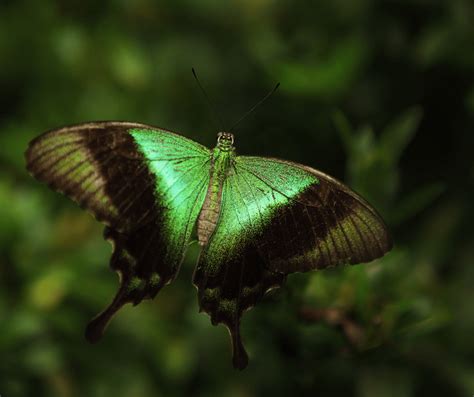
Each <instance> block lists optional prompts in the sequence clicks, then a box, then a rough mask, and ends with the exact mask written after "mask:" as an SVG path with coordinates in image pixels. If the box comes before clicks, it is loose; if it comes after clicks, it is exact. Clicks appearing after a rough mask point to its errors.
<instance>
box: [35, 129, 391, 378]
mask: <svg viewBox="0 0 474 397" xmlns="http://www.w3.org/2000/svg"><path fill="white" fill-rule="evenodd" d="M26 160H27V168H28V170H29V171H30V173H31V174H32V175H33V176H34V177H35V178H37V179H38V180H40V181H42V182H45V183H46V184H48V185H49V186H50V187H51V188H52V189H54V190H56V191H58V192H61V193H63V194H64V195H66V196H68V197H69V198H71V199H72V200H74V201H75V202H76V203H78V204H79V205H80V206H81V207H82V208H84V209H86V210H88V211H90V212H91V213H92V214H93V215H94V217H95V218H96V219H97V220H99V221H100V222H102V223H104V224H105V225H106V228H105V231H104V237H105V238H106V239H107V240H109V241H111V242H112V244H113V253H112V257H111V260H110V266H111V268H112V269H113V270H115V271H117V272H118V273H119V274H120V280H121V281H120V288H119V290H118V293H117V295H116V296H115V298H114V299H113V301H112V303H111V304H110V305H109V306H108V307H107V308H106V309H105V310H104V311H103V312H101V313H100V314H99V315H98V316H96V317H95V318H94V319H93V320H92V321H91V322H90V323H89V325H88V326H87V329H86V337H87V339H88V340H89V341H91V342H96V341H97V340H99V339H100V338H101V336H102V334H103V333H104V330H105V327H106V325H107V323H108V322H109V320H110V319H111V317H112V316H113V315H114V313H115V312H117V310H118V309H119V308H120V307H121V306H123V305H124V304H125V303H128V302H131V303H133V304H134V305H136V304H138V303H140V302H141V301H142V300H143V299H152V298H154V297H155V295H156V294H157V293H158V292H159V291H160V289H161V288H163V287H164V286H165V285H167V284H169V283H170V282H171V281H172V280H173V279H174V278H175V277H176V275H177V273H178V270H179V267H180V265H181V263H182V261H183V258H184V254H185V251H186V247H187V246H188V242H189V240H190V238H191V234H192V232H193V230H194V226H195V224H196V223H197V227H196V230H197V237H198V240H199V244H200V246H201V247H202V250H201V254H200V257H199V260H198V263H197V266H196V269H195V272H194V279H193V282H194V284H195V285H196V287H197V288H198V295H199V305H200V308H201V310H204V311H205V312H207V313H208V314H209V315H210V317H211V321H212V324H214V325H216V324H218V323H223V324H225V325H226V326H227V328H228V329H229V331H230V334H231V338H232V346H233V365H234V367H235V368H239V369H242V368H245V367H246V366H247V364H248V356H247V353H246V352H245V349H244V347H243V345H242V341H241V337H240V329H239V328H240V318H241V316H242V313H243V312H244V311H245V310H247V309H249V308H251V307H252V306H254V305H255V304H256V303H257V302H258V301H259V300H260V299H262V297H263V296H264V295H265V293H266V292H268V291H269V290H270V289H272V288H275V287H279V286H281V285H282V284H283V282H284V281H285V278H286V276H287V275H288V274H289V273H293V272H306V271H310V270H318V269H324V268H327V267H330V266H336V265H343V264H356V263H361V262H368V261H371V260H373V259H375V258H379V257H381V256H383V255H384V254H385V253H386V252H387V251H389V250H390V249H391V247H392V241H391V238H390V236H389V233H388V230H387V227H386V226H385V224H384V222H383V220H382V219H381V217H380V216H379V215H378V214H377V212H376V211H375V210H374V209H373V208H372V207H371V206H370V205H369V204H368V203H367V202H366V201H365V200H364V199H362V198H361V197H360V196H359V195H357V194H356V193H355V192H353V191H352V190H351V189H349V188H348V187H347V186H345V185H343V184H342V183H341V182H338V181H336V180H335V179H333V178H331V177H330V176H328V175H326V174H324V173H322V172H320V171H317V170H314V169H312V168H310V167H306V166H304V165H300V164H297V163H293V162H289V161H285V160H279V159H275V158H264V157H251V156H237V155H236V153H235V149H234V136H233V135H232V134H231V133H227V132H219V133H218V135H217V145H216V147H215V148H214V149H212V150H210V149H208V148H206V147H204V146H202V145H200V144H198V143H196V142H194V141H192V140H190V139H187V138H184V137H182V136H180V135H177V134H175V133H172V132H170V131H166V130H163V129H161V128H156V127H152V126H148V125H144V124H136V123H129V122H114V121H111V122H91V123H84V124H78V125H74V126H71V127H65V128H60V129H56V130H52V131H49V132H46V133H44V134H43V135H41V136H39V137H38V138H36V139H34V140H33V141H32V142H31V143H30V145H29V147H28V150H27V152H26Z"/></svg>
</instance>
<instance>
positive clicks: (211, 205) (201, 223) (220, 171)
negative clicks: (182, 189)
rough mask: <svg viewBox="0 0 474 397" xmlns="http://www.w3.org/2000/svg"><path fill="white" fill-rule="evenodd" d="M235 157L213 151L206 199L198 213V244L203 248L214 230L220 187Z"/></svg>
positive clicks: (219, 207) (218, 210)
mask: <svg viewBox="0 0 474 397" xmlns="http://www.w3.org/2000/svg"><path fill="white" fill-rule="evenodd" d="M234 156H235V154H234V152H233V151H221V150H220V149H219V148H216V149H214V152H213V157H212V161H211V170H210V173H211V176H210V180H209V187H208V189H207V193H206V198H205V199H204V204H203V205H202V208H201V212H200V213H199V218H198V224H197V234H198V240H199V244H200V245H201V246H205V245H206V244H207V243H208V241H209V239H210V238H211V236H212V234H213V233H214V230H215V229H216V226H217V222H218V221H219V215H220V212H221V203H222V186H223V185H224V181H225V178H226V176H227V174H228V171H229V169H230V166H231V164H232V161H233V157H234Z"/></svg>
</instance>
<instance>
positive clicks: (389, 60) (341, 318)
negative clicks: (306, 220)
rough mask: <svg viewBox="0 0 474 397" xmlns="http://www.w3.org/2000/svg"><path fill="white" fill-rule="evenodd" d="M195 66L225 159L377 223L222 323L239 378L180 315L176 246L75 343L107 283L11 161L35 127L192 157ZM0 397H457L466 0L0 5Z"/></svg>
mask: <svg viewBox="0 0 474 397" xmlns="http://www.w3.org/2000/svg"><path fill="white" fill-rule="evenodd" d="M192 67H195V68H196V70H197V71H198V74H199V76H200V80H201V82H202V84H203V85H204V86H205V87H206V90H207V92H208V95H209V96H210V97H211V98H212V102H213V103H214V105H215V108H216V112H217V113H218V114H219V115H220V116H221V117H222V118H223V119H224V122H225V125H226V126H227V127H229V126H230V125H231V124H232V123H233V122H234V121H235V120H236V119H238V118H239V117H240V116H241V115H242V114H243V113H244V112H245V111H246V110H248V109H249V108H250V107H251V106H252V105H253V104H254V103H255V102H257V101H258V100H259V99H261V98H262V97H263V96H264V95H265V94H266V93H267V92H268V91H269V90H270V89H271V88H272V87H273V86H274V85H275V83H276V82H278V81H279V82H280V83H281V87H280V89H279V90H278V91H277V92H276V93H275V94H274V95H273V96H272V98H271V99H269V100H268V101H267V102H266V103H265V104H264V105H263V106H262V107H261V108H260V109H259V110H258V111H256V112H255V113H254V114H252V115H251V116H250V117H248V118H247V119H246V120H245V121H244V122H243V123H241V124H240V125H239V127H238V128H237V130H236V143H237V146H238V150H239V152H240V153H242V154H253V155H271V156H276V157H281V158H285V159H290V160H293V161H297V162H301V163H304V164H307V165H310V166H312V167H315V168H318V169H321V170H323V171H325V172H327V173H329V174H331V175H334V176H335V177H337V178H339V179H342V180H344V181H346V182H347V183H348V184H349V185H350V186H351V187H353V188H354V189H355V190H357V191H359V192H360V193H362V194H363V195H364V196H366V197H367V198H368V199H369V201H370V202H372V203H373V204H374V206H375V207H376V208H377V209H379V211H380V212H381V213H382V214H383V216H384V218H385V219H386V220H387V222H388V224H389V225H390V228H391V230H392V231H393V234H394V239H395V248H394V249H393V251H392V252H391V253H390V254H389V255H387V256H386V257H384V258H383V259H380V260H377V261H374V262H372V263H370V264H367V265H361V266H354V267H350V268H342V269H333V270H328V271H323V272H315V273H311V274H297V275H293V276H291V277H289V280H288V283H287V285H286V286H285V288H283V289H281V290H278V291H275V292H274V293H272V294H270V295H269V296H267V297H266V299H264V301H263V302H262V303H260V304H259V305H258V306H257V307H256V308H254V309H253V310H252V311H251V312H249V313H247V314H246V315H245V316H244V318H243V326H242V332H243V337H244V340H245V342H246V346H247V348H248V350H249V353H250V355H251V362H250V365H249V367H248V368H247V369H246V370H245V371H243V372H239V371H235V370H233V369H232V367H231V356H230V345H229V338H228V335H227V331H226V330H225V328H224V327H222V326H219V327H213V326H212V325H211V324H210V321H209V318H208V317H207V316H206V315H205V314H199V313H198V311H197V309H198V306H197V299H196V291H195V288H194V287H193V286H192V285H191V277H192V271H193V266H194V262H195V259H196V256H197V247H196V245H193V246H192V247H191V248H190V250H189V254H188V256H187V258H186V261H185V263H184V265H183V267H182V270H181V273H180V275H179V278H178V279H177V280H176V281H175V282H174V283H173V284H172V285H171V286H169V287H167V288H165V289H164V290H163V291H162V292H161V293H160V294H159V296H158V297H157V299H155V300H154V301H153V302H150V301H146V302H144V303H142V304H140V305H139V306H137V307H131V306H130V305H129V306H127V307H125V308H124V309H123V310H122V311H121V312H120V313H119V315H118V316H117V317H116V318H115V319H114V321H113V322H112V324H111V326H110V327H109V329H108V332H107V334H106V336H105V338H104V339H103V340H102V341H101V343H99V344H98V345H94V346H92V345H89V344H87V342H86V341H85V340H84V338H83V329H84V326H85V324H86V323H87V322H88V320H89V319H90V318H91V317H92V316H93V315H95V314H96V313H97V312H99V311H100V310H101V309H102V308H103V307H104V306H105V305H106V304H107V303H108V302H109V300H110V299H111V297H112V295H113V294H114V292H115V289H116V288H117V285H118V281H117V276H116V275H115V274H114V273H113V272H111V271H110V270H109V269H108V258H109V255H110V246H109V245H108V243H106V242H105V241H103V239H102V227H101V225H100V224H98V223H97V222H95V221H94V220H93V219H92V218H91V217H90V216H89V215H87V214H86V213H85V212H83V211H81V210H79V209H78V208H77V207H75V206H74V205H73V204H72V203H71V202H69V201H68V200H67V199H65V198H64V197H62V196H60V195H58V194H55V193H53V192H51V191H49V190H48V189H47V188H46V187H44V186H43V185H40V184H38V183H37V182H36V181H35V180H33V179H32V178H31V177H29V175H28V174H27V172H26V171H25V167H24V158H23V152H24V150H25V148H26V146H27V143H28V141H29V140H30V139H32V138H33V137H35V136H37V135H39V134H40V133H41V132H43V131H45V130H48V129H51V128H55V127H59V126H62V125H67V124H71V123H76V122H82V121H89V120H108V119H112V120H130V121H139V122H143V123H148V124H152V125H157V126H161V127H164V128H168V129H171V130H175V131H179V132H181V133H182V134H183V135H185V136H187V137H190V138H193V139H195V140H197V141H199V142H201V143H203V144H206V145H208V146H213V145H214V143H215V137H216V132H217V129H218V127H217V126H215V125H214V124H213V121H212V117H211V116H210V114H209V109H208V107H207V105H206V101H205V99H204V98H203V96H202V94H201V93H200V91H199V89H198V87H197V85H196V82H195V81H194V79H193V76H192V74H191V68H192ZM0 87H1V95H0V395H1V396H2V397H14V396H35V397H40V396H53V397H54V396H62V397H63V396H64V397H74V396H81V397H82V396H117V397H121V396H124V397H139V396H189V395H199V396H215V395H218V396H235V397H237V396H239V397H247V396H248V397H251V396H260V395H274V396H287V395H317V396H344V397H349V396H359V397H372V396H377V397H389V396H396V397H403V396H407V397H408V396H471V395H472V394H473V393H474V342H473V335H474V305H473V298H474V290H473V283H474V233H473V231H472V225H473V222H474V216H473V215H474V212H473V204H472V203H473V198H474V195H473V194H472V193H473V181H474V166H473V165H474V163H473V155H472V153H473V149H474V138H473V136H474V135H473V132H474V3H473V2H472V0H446V1H443V0H433V1H430V0H387V1H379V0H350V1H347V0H318V1H303V0H296V1H295V0H292V1H290V0H232V1H215V0H175V1H152V0H128V1H127V0H107V1H95V0H87V1H86V0H72V1H59V0H56V1H53V0H42V1H34V0H30V1H28V0H18V1H8V0H2V1H1V3H0Z"/></svg>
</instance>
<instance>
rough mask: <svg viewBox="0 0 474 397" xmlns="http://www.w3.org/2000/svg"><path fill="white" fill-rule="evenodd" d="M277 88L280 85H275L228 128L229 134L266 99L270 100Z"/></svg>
mask: <svg viewBox="0 0 474 397" xmlns="http://www.w3.org/2000/svg"><path fill="white" fill-rule="evenodd" d="M278 87H280V83H277V84H276V86H275V87H273V90H271V91H270V92H269V93H268V94H267V95H265V96H264V97H263V98H262V99H260V101H258V102H257V103H256V104H255V105H253V107H252V108H251V109H250V110H249V111H248V112H247V113H245V114H244V115H243V116H242V117H241V118H240V119H238V120H237V122H236V123H234V125H233V126H232V127H231V128H230V130H229V132H232V130H233V129H234V128H235V127H237V125H239V124H240V122H241V121H242V120H243V119H245V118H246V117H247V116H248V115H250V114H251V113H253V111H254V110H255V109H257V108H258V107H259V106H260V105H261V104H262V103H263V102H265V101H266V100H267V99H268V98H270V97H271V96H272V94H273V93H274V92H275V91H276V90H277V89H278Z"/></svg>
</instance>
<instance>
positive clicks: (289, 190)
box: [194, 156, 392, 368]
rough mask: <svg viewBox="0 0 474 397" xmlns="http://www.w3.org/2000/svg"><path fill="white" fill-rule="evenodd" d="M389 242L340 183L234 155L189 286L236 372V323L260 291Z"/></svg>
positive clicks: (373, 252) (240, 360) (239, 351)
mask: <svg viewBox="0 0 474 397" xmlns="http://www.w3.org/2000/svg"><path fill="white" fill-rule="evenodd" d="M391 245H392V243H391V240H390V237H389V234H388V231H387V228H386V226H385V224H384V223H383V220H382V219H381V218H380V216H379V215H378V214H377V213H376V211H375V210H374V209H373V208H372V207H371V206H370V205H369V204H368V203H367V202H366V201H365V200H364V199H362V198H361V197H360V196H358V195H357V194H356V193H355V192H353V191H352V190H351V189H349V188H348V187H347V186H345V185H344V184H342V183H341V182H338V181H336V180H335V179H333V178H331V177H330V176H328V175H325V174H323V173H322V172H319V171H316V170H314V169H312V168H309V167H306V166H303V165H299V164H296V163H291V162H287V161H282V160H278V159H269V158H262V157H246V156H239V157H237V158H236V160H235V164H234V167H233V168H232V170H231V172H230V174H229V176H228V178H227V179H226V181H225V183H224V186H223V195H222V208H221V213H220V218H219V223H218V225H217V228H216V230H215V232H214V234H213V235H212V237H211V239H210V241H209V243H208V245H207V246H206V247H205V249H204V250H203V252H202V254H201V257H200V260H199V262H198V265H197V268H196V271H195V276H194V283H195V284H196V285H197V287H198V289H199V302H200V306H201V308H202V309H203V310H205V311H206V312H208V313H209V314H210V315H211V320H212V322H213V323H214V324H217V323H224V324H225V325H226V326H227V327H228V329H229V331H230V333H231V336H232V341H233V353H234V358H233V362H234V366H235V367H237V368H244V367H245V366H246V365H247V355H246V353H245V350H244V348H243V346H242V342H241V338H240V331H239V324H240V318H241V315H242V313H243V312H244V311H245V310H247V309H248V308H250V307H252V306H254V305H255V304H256V303H257V302H258V301H259V300H260V299H261V298H262V297H263V295H264V294H265V292H266V291H268V290H269V289H271V288H272V287H275V286H279V285H281V284H282V283H283V282H284V279H285V276H286V275H287V274H289V273H292V272H304V271H309V270H315V269H322V268H326V267H329V266H335V265H342V264H355V263H361V262H368V261H371V260H373V259H375V258H378V257H380V256H382V255H383V254H384V253H385V252H387V251H388V250H390V248H391Z"/></svg>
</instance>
